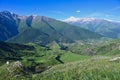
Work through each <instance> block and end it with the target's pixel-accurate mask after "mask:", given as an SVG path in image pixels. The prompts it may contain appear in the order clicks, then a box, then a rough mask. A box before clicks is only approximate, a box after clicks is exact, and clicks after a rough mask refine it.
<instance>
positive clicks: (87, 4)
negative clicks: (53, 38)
mask: <svg viewBox="0 0 120 80" xmlns="http://www.w3.org/2000/svg"><path fill="white" fill-rule="evenodd" d="M4 10H7V11H10V12H14V13H16V14H19V15H41V16H47V17H51V18H55V19H58V20H64V19H67V18H69V17H71V16H73V17H75V18H102V19H110V20H114V21H120V0H0V11H4Z"/></svg>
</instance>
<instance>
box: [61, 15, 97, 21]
mask: <svg viewBox="0 0 120 80" xmlns="http://www.w3.org/2000/svg"><path fill="white" fill-rule="evenodd" d="M93 20H96V19H95V18H76V17H74V16H71V17H70V18H67V19H65V20H63V21H64V22H78V21H82V22H86V21H93Z"/></svg>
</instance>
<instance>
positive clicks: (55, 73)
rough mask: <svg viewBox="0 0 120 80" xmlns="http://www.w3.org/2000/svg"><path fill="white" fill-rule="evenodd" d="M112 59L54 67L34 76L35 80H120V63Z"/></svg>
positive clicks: (105, 58) (96, 59)
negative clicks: (111, 60)
mask: <svg viewBox="0 0 120 80" xmlns="http://www.w3.org/2000/svg"><path fill="white" fill-rule="evenodd" d="M109 59H110V57H100V56H99V57H95V58H92V59H89V60H84V61H77V62H72V63H67V64H61V65H56V66H53V67H52V68H51V69H49V70H47V71H45V72H43V73H41V74H37V75H34V76H33V80H119V79H120V76H119V74H120V69H119V66H120V63H119V62H109V61H108V60H109Z"/></svg>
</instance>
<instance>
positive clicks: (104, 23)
mask: <svg viewBox="0 0 120 80" xmlns="http://www.w3.org/2000/svg"><path fill="white" fill-rule="evenodd" d="M64 21H65V22H67V23H70V24H72V25H75V26H79V27H81V28H85V29H88V30H90V31H93V32H97V33H99V34H101V35H104V36H106V37H110V38H120V23H119V22H114V21H110V20H105V19H95V18H81V19H80V18H75V17H71V18H68V19H66V20H64Z"/></svg>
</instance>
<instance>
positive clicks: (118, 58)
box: [109, 57, 120, 62]
mask: <svg viewBox="0 0 120 80" xmlns="http://www.w3.org/2000/svg"><path fill="white" fill-rule="evenodd" d="M118 61H120V57H116V58H113V59H110V60H109V62H118Z"/></svg>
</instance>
